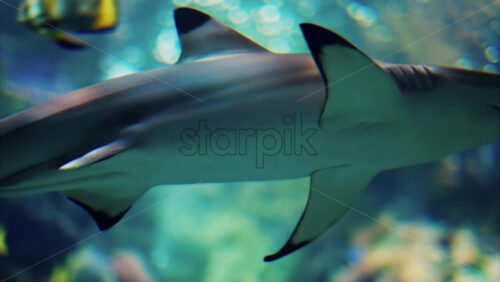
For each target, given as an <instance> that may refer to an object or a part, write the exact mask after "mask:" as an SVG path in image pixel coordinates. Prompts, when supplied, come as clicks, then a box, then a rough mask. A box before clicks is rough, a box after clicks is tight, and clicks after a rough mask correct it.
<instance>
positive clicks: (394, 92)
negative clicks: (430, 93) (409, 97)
mask: <svg viewBox="0 0 500 282" xmlns="http://www.w3.org/2000/svg"><path fill="white" fill-rule="evenodd" d="M300 27H301V28H302V32H303V34H304V37H305V39H306V41H307V44H308V46H309V49H310V51H311V54H312V55H313V58H314V60H315V62H316V64H317V65H318V68H319V70H320V73H321V75H322V77H323V80H324V83H325V86H326V89H327V101H326V103H325V106H324V109H323V113H322V115H321V120H320V125H321V127H322V128H324V129H332V130H337V129H342V128H345V127H349V126H354V125H355V124H365V125H366V124H376V123H377V122H381V121H384V120H388V118H390V115H391V111H388V110H387V109H391V108H393V107H395V106H396V103H398V102H399V101H400V99H401V95H400V94H401V92H400V90H399V88H398V86H397V84H396V83H395V81H394V80H393V79H392V78H391V77H390V76H389V74H387V72H386V71H385V70H384V69H383V68H382V67H381V66H379V65H378V64H377V63H376V62H375V61H373V60H372V59H370V58H369V57H368V56H367V55H365V54H364V53H363V52H361V51H360V50H359V49H358V48H356V47H355V46H353V45H352V44H351V43H350V42H348V41H347V40H345V39H344V38H342V37H341V36H340V35H338V34H336V33H334V32H332V31H330V30H327V29H325V28H323V27H321V26H318V25H314V24H301V25H300Z"/></svg>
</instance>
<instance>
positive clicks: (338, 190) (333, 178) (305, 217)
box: [264, 166, 376, 261]
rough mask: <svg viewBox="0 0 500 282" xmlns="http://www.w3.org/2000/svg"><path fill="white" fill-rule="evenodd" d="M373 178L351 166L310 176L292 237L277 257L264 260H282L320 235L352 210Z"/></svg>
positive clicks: (363, 169)
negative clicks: (301, 211) (307, 189)
mask: <svg viewBox="0 0 500 282" xmlns="http://www.w3.org/2000/svg"><path fill="white" fill-rule="evenodd" d="M375 174H376V172H373V171H372V170H370V169H367V168H360V167H352V166H343V167H333V168H326V169H322V170H319V171H316V172H314V173H313V174H312V175H311V184H310V190H309V199H308V200H307V206H306V208H305V210H304V212H303V214H302V217H301V218H300V221H299V223H298V224H297V226H296V227H295V230H294V231H293V233H292V236H290V238H289V239H288V241H287V242H286V244H285V245H284V246H283V247H282V248H281V249H280V250H279V251H278V252H277V253H275V254H272V255H268V256H266V257H265V258H264V260H265V261H273V260H275V259H278V258H280V257H283V256H285V255H287V254H289V253H291V252H293V251H295V250H297V249H299V248H301V247H303V246H305V245H306V244H308V243H309V242H311V241H312V240H314V239H316V238H317V237H319V236H320V235H321V234H323V233H324V232H325V231H326V230H327V229H328V228H329V227H330V226H332V225H333V224H334V223H335V222H336V221H337V220H338V219H339V218H340V217H341V216H342V215H343V214H344V213H345V212H346V211H347V210H348V209H349V208H350V207H351V206H352V204H353V202H354V201H355V200H356V198H357V197H358V195H359V194H360V193H361V192H362V191H363V190H364V189H365V187H366V186H367V185H368V183H369V182H370V181H371V180H372V178H373V177H374V176H375Z"/></svg>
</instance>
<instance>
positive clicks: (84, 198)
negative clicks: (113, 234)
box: [63, 185, 147, 230]
mask: <svg viewBox="0 0 500 282" xmlns="http://www.w3.org/2000/svg"><path fill="white" fill-rule="evenodd" d="M109 188H110V187H99V188H94V189H78V190H68V191H64V192H63V194H64V195H65V196H66V197H68V198H69V199H70V200H71V201H73V202H75V203H76V204H77V205H79V206H80V207H82V208H83V209H84V210H86V211H87V212H88V213H89V214H90V215H91V216H92V218H93V219H94V221H95V222H96V223H97V226H98V227H99V229H100V230H106V229H109V228H111V227H112V226H113V225H115V224H116V223H117V222H118V221H120V219H121V218H122V217H123V216H124V215H125V213H127V211H128V210H129V209H130V207H131V206H132V205H133V204H134V202H135V201H136V200H137V199H138V198H140V197H141V196H142V194H143V193H144V192H145V190H147V189H145V190H142V189H139V190H135V191H134V190H133V189H128V187H126V185H124V186H123V187H116V190H122V191H109ZM111 189H112V187H111ZM126 189H128V190H127V191H124V190H126Z"/></svg>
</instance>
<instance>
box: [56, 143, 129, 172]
mask: <svg viewBox="0 0 500 282" xmlns="http://www.w3.org/2000/svg"><path fill="white" fill-rule="evenodd" d="M127 148H128V145H127V143H126V142H122V141H115V142H113V143H110V144H107V145H104V146H102V147H99V148H97V149H94V150H92V151H90V152H88V153H86V154H85V155H83V156H81V157H80V158H78V159H74V160H72V161H70V162H68V163H66V164H64V165H62V166H61V167H59V169H60V170H68V169H76V168H81V167H85V166H88V165H91V164H93V163H97V162H100V161H102V160H105V159H108V158H111V157H112V156H114V155H116V154H118V153H120V152H123V151H124V150H126V149H127Z"/></svg>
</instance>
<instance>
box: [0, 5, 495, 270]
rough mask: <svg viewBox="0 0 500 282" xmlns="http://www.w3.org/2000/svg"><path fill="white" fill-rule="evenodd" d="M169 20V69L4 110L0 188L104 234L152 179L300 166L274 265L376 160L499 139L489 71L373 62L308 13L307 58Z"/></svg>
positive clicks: (413, 160) (274, 176)
mask: <svg viewBox="0 0 500 282" xmlns="http://www.w3.org/2000/svg"><path fill="white" fill-rule="evenodd" d="M175 22H176V27H177V30H178V33H179V36H180V40H181V47H182V55H181V57H180V60H179V62H178V63H177V64H176V65H174V66H170V67H165V68H160V69H154V70H150V71H147V72H141V73H135V74H131V75H126V76H122V77H118V78H114V79H110V80H106V81H104V82H102V83H99V84H96V85H93V86H90V87H87V88H83V89H80V90H76V91H73V92H70V93H68V94H66V95H63V96H59V97H56V98H54V99H52V100H50V101H48V102H45V103H42V104H39V105H36V106H33V107H31V108H29V109H27V110H24V111H22V112H19V113H16V114H14V115H11V116H9V117H7V118H4V119H2V120H0V138H1V139H0V152H1V155H0V157H1V159H0V187H1V188H0V196H3V197H14V196H20V195H29V194H34V193H42V192H49V191H61V192H62V193H63V194H64V195H66V196H67V197H68V198H70V199H71V200H72V201H74V202H75V203H77V204H78V205H80V206H82V207H83V208H84V209H85V210H87V211H88V212H89V213H90V214H91V215H92V217H93V218H94V219H95V221H96V222H97V224H98V226H99V228H100V229H103V230H104V229H108V228H110V227H111V226H113V225H114V224H116V223H117V222H118V221H119V220H120V219H121V218H122V216H123V215H124V214H125V213H126V212H127V210H128V209H129V208H130V207H131V205H132V204H133V203H134V202H135V201H136V200H137V199H138V198H139V197H141V195H143V194H144V193H145V192H146V191H147V190H148V189H150V188H151V187H153V186H156V185H159V184H182V183H202V182H203V183H208V182H210V183H217V182H233V181H269V180H278V179H293V178H303V177H308V176H310V192H309V198H308V201H307V205H306V208H305V210H304V212H303V214H302V217H301V218H300V220H299V222H298V224H297V226H296V227H295V230H294V231H293V233H292V235H291V236H290V238H289V239H288V241H287V242H286V244H285V245H284V246H283V247H282V248H281V249H280V250H279V251H278V252H276V253H275V254H272V255H269V256H267V257H265V261H272V260H275V259H278V258H280V257H283V256H285V255H287V254H289V253H291V252H293V251H295V250H297V249H299V248H301V247H302V246H304V245H306V244H307V243H309V242H311V241H312V240H314V239H315V238H317V237H318V236H320V235H321V234H322V233H324V232H325V230H327V229H328V228H329V227H330V226H332V225H333V224H334V223H335V222H336V221H337V220H338V219H339V218H340V217H341V216H342V215H343V214H344V213H345V212H346V211H347V210H348V206H350V205H352V203H353V202H354V201H355V199H356V198H357V197H358V195H359V194H360V193H361V192H362V191H363V190H364V189H365V187H366V186H367V185H368V184H369V183H370V181H371V180H372V179H373V178H374V176H375V175H377V174H378V173H379V172H382V171H386V170H390V169H395V168H400V167H405V166H410V165H414V164H419V163H424V162H429V161H433V160H437V159H440V158H443V157H444V156H446V155H449V154H452V153H455V152H460V151H464V150H467V149H469V148H473V147H476V146H480V145H482V144H487V143H491V142H493V141H495V140H498V139H499V138H500V76H499V75H496V74H490V73H485V72H479V71H471V70H463V69H456V68H447V67H437V66H425V65H399V64H386V63H382V62H378V61H375V60H372V59H371V58H370V57H368V56H367V55H365V54H364V53H363V52H361V51H360V50H358V49H357V48H356V47H355V46H353V45H352V44H351V43H350V42H348V41H347V40H346V39H344V38H342V37H341V36H340V35H338V34H336V33H334V32H332V31H329V30H327V29H325V28H322V27H320V26H317V25H313V24H302V25H301V29H302V32H303V35H304V38H305V40H306V41H307V44H308V46H309V49H310V53H311V54H312V56H311V55H309V54H275V53H272V52H269V51H268V50H266V49H265V48H263V47H262V46H260V45H258V44H256V43H254V42H252V41H251V40H249V39H248V38H246V37H244V36H243V35H241V34H239V33H238V32H236V31H234V30H232V29H230V28H229V27H227V26H225V25H223V24H221V23H219V22H217V21H216V20H214V19H212V18H211V17H210V16H209V15H207V14H205V13H203V12H200V11H197V10H194V9H190V8H178V9H177V10H176V11H175ZM221 136H222V137H221ZM233 137H234V138H233ZM214 140H215V141H214ZM214 144H215V145H214ZM235 144H236V145H235ZM214 147H215V148H214ZM298 185H300V184H298ZM332 199H335V200H334V201H333V200H332Z"/></svg>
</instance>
